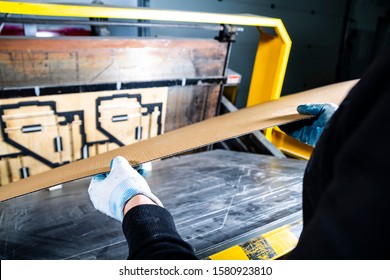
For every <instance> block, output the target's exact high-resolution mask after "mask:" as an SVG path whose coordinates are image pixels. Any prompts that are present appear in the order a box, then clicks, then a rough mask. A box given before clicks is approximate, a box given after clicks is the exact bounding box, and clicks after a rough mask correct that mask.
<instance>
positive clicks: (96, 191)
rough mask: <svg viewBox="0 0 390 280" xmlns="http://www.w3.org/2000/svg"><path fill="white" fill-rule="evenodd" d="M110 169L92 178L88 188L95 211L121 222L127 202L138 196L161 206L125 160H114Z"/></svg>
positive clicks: (142, 179) (144, 182)
mask: <svg viewBox="0 0 390 280" xmlns="http://www.w3.org/2000/svg"><path fill="white" fill-rule="evenodd" d="M110 168H111V172H110V173H105V174H98V175H96V176H94V177H93V178H92V180H91V183H90V185H89V188H88V193H89V197H90V199H91V201H92V203H93V206H94V207H95V208H96V209H97V210H99V211H101V212H103V213H104V214H106V215H108V216H110V217H112V218H114V219H116V220H118V221H122V220H123V215H124V214H123V210H124V206H125V205H126V203H127V201H129V200H130V199H131V198H133V197H134V196H136V195H139V194H142V195H144V196H146V197H148V198H150V199H151V200H152V201H153V202H154V203H156V204H157V205H159V206H163V205H162V203H161V201H160V200H159V199H158V198H157V197H156V196H155V195H154V194H153V193H152V192H151V190H150V188H149V185H148V183H147V182H146V181H145V179H144V178H143V177H142V176H141V175H140V174H139V173H138V172H137V171H136V170H135V169H133V168H132V167H131V166H130V164H129V162H128V161H127V160H126V159H125V158H123V157H116V158H114V159H113V160H112V161H111V164H110Z"/></svg>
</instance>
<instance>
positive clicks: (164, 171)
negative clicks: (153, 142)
mask: <svg viewBox="0 0 390 280" xmlns="http://www.w3.org/2000/svg"><path fill="white" fill-rule="evenodd" d="M305 165H306V162H305V161H300V160H294V159H277V158H274V157H270V156H264V155H255V154H248V153H239V152H231V151H222V150H216V151H210V152H204V153H199V154H193V155H186V156H181V157H175V158H171V159H166V160H162V161H158V162H155V163H153V171H151V172H149V173H148V174H147V181H148V182H149V184H150V186H151V188H152V190H153V191H154V192H155V193H156V194H157V196H158V197H160V199H161V201H162V202H163V203H164V205H165V207H166V208H167V209H168V210H169V211H170V212H171V213H172V215H173V217H174V219H175V223H176V226H177V229H178V231H179V233H180V235H181V236H182V237H183V238H184V239H185V240H187V241H188V242H189V243H191V244H192V245H193V246H194V248H195V250H196V252H197V253H198V255H199V256H201V257H206V256H207V255H210V254H212V253H215V252H216V251H219V250H222V249H224V248H226V247H229V246H231V245H233V244H237V243H240V242H242V241H245V240H246V239H247V240H248V239H249V238H253V236H254V235H256V234H261V233H263V232H265V231H268V230H270V229H272V228H275V227H277V226H280V225H282V224H283V223H287V222H288V221H289V219H290V217H293V218H294V219H296V218H297V217H298V218H300V210H301V182H302V176H303V171H304V168H305ZM88 184H89V179H83V180H78V181H75V182H70V183H68V184H67V186H66V187H64V188H62V189H60V190H56V191H51V192H49V191H47V190H44V191H40V192H37V193H33V194H30V195H26V196H23V197H19V198H15V199H13V200H10V201H7V202H4V203H1V204H0V212H1V214H0V215H1V217H0V258H1V259H125V258H126V257H127V250H128V249H127V243H126V241H125V239H124V236H123V235H122V228H121V224H120V223H119V222H117V221H115V220H113V219H111V218H109V217H107V216H105V215H104V214H101V213H99V212H97V211H96V210H95V209H94V208H93V205H92V203H91V202H90V201H89V198H88V194H87V188H88ZM290 220H291V219H290Z"/></svg>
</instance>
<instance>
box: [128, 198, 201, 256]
mask: <svg viewBox="0 0 390 280" xmlns="http://www.w3.org/2000/svg"><path fill="white" fill-rule="evenodd" d="M122 228H123V232H124V234H125V237H126V239H127V242H128V245H129V256H128V259H133V260H164V259H165V260H177V259H180V260H193V259H197V258H196V256H195V253H194V250H193V248H192V247H191V245H190V244H188V243H187V242H185V241H184V240H183V239H182V238H181V237H180V235H179V234H178V233H177V230H176V227H175V223H174V221H173V218H172V216H171V214H170V213H169V212H168V210H166V209H164V208H162V207H160V206H156V205H139V206H136V207H134V208H132V209H130V210H129V211H128V212H127V213H126V215H125V217H124V219H123V223H122Z"/></svg>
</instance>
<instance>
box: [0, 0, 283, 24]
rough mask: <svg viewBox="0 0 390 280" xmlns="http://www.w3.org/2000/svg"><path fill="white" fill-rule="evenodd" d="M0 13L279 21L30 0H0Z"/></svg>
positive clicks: (239, 22) (274, 21)
mask: <svg viewBox="0 0 390 280" xmlns="http://www.w3.org/2000/svg"><path fill="white" fill-rule="evenodd" d="M0 12H1V13H10V14H23V15H40V16H56V17H83V18H89V17H99V18H120V19H143V20H161V21H172V22H197V23H214V24H222V23H225V24H236V25H249V26H268V27H273V26H275V25H277V23H278V22H279V21H280V20H279V19H275V18H268V17H262V16H256V15H246V14H245V15H240V14H237V15H234V14H217V13H202V12H186V11H174V10H158V9H150V8H139V7H126V8H124V7H110V6H106V5H104V6H102V5H96V6H94V5H68V4H48V3H32V2H10V1H0Z"/></svg>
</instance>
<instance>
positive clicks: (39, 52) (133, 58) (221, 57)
mask: <svg viewBox="0 0 390 280" xmlns="http://www.w3.org/2000/svg"><path fill="white" fill-rule="evenodd" d="M226 53H227V45H226V43H220V42H218V41H216V40H206V39H139V38H137V39H127V38H108V39H107V38H87V37H86V38H72V37H70V38H12V37H5V38H0V88H20V87H33V86H57V85H80V84H96V83H116V82H139V81H154V80H168V79H182V78H196V77H208V76H222V75H223V66H224V62H225V57H226Z"/></svg>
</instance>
